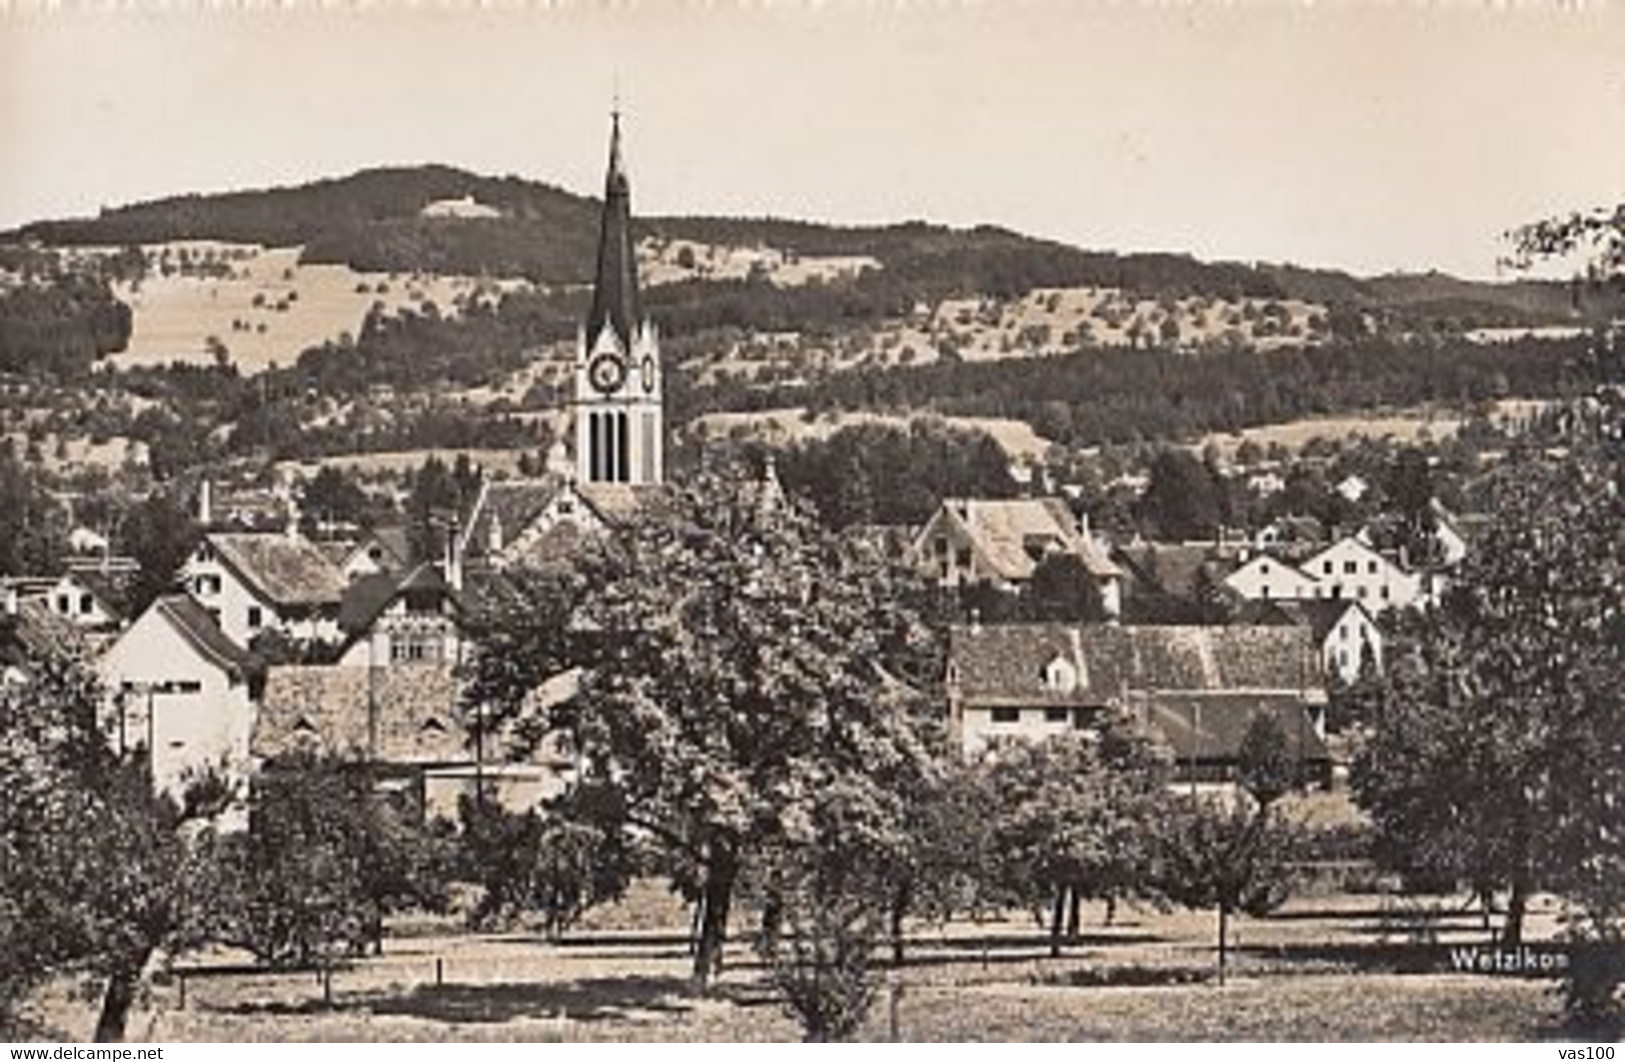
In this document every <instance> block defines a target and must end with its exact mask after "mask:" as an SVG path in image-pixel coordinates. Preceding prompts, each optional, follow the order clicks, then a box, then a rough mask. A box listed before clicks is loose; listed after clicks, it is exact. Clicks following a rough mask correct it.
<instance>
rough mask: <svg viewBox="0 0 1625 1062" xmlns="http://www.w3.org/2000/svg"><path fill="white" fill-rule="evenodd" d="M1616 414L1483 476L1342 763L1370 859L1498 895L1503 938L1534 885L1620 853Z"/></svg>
mask: <svg viewBox="0 0 1625 1062" xmlns="http://www.w3.org/2000/svg"><path fill="white" fill-rule="evenodd" d="M1616 416H1617V411H1616ZM1619 424H1620V422H1619V421H1618V420H1617V419H1613V420H1612V423H1611V425H1610V424H1609V423H1608V422H1607V421H1604V422H1602V423H1601V425H1600V428H1601V430H1602V431H1603V432H1604V433H1605V435H1604V437H1603V438H1600V439H1595V440H1587V439H1585V438H1582V437H1570V438H1569V439H1568V444H1569V452H1568V454H1567V455H1566V456H1565V457H1564V458H1562V459H1555V458H1552V457H1548V456H1547V455H1546V453H1545V451H1544V450H1535V449H1531V451H1530V452H1527V453H1524V454H1521V455H1517V456H1515V457H1513V458H1512V459H1510V460H1508V461H1506V462H1504V463H1503V464H1502V465H1501V466H1500V467H1498V468H1497V469H1496V471H1495V473H1494V474H1493V476H1492V477H1491V479H1490V481H1489V490H1488V495H1487V501H1488V511H1491V512H1494V513H1495V514H1496V521H1495V523H1494V524H1493V525H1492V526H1491V527H1490V529H1489V530H1488V531H1487V533H1486V535H1485V536H1484V538H1483V540H1482V541H1481V542H1479V543H1478V544H1477V546H1476V548H1475V550H1474V552H1473V553H1472V554H1470V555H1469V556H1468V558H1467V559H1466V560H1465V561H1464V563H1463V565H1462V567H1461V568H1460V570H1459V571H1458V572H1457V574H1456V579H1455V582H1454V583H1453V584H1452V586H1451V588H1450V590H1449V592H1448V593H1447V595H1446V598H1445V600H1444V602H1443V605H1442V607H1441V608H1439V609H1437V610H1435V612H1434V614H1433V615H1431V616H1430V617H1429V620H1428V622H1427V624H1426V625H1425V626H1424V627H1423V629H1422V630H1421V631H1420V632H1419V634H1418V636H1417V637H1416V638H1415V640H1414V642H1413V644H1412V645H1411V646H1409V647H1408V648H1402V649H1401V650H1400V652H1398V653H1397V654H1396V653H1392V652H1391V653H1390V654H1389V659H1388V664H1389V667H1388V673H1387V675H1386V676H1385V678H1384V680H1383V686H1382V689H1381V691H1380V692H1381V698H1380V699H1381V704H1380V706H1379V708H1378V709H1377V712H1376V718H1375V719H1374V720H1373V721H1372V729H1373V736H1372V738H1371V740H1370V742H1369V743H1368V744H1367V746H1366V748H1365V749H1364V750H1363V752H1362V753H1361V755H1360V756H1359V758H1358V759H1357V761H1356V764H1355V774H1354V782H1355V794H1356V797H1357V799H1358V800H1359V801H1360V803H1361V804H1362V805H1363V806H1364V807H1365V808H1366V809H1367V810H1368V811H1370V813H1371V814H1372V817H1373V819H1374V821H1375V825H1376V830H1377V838H1378V852H1379V854H1380V855H1381V856H1382V857H1383V858H1385V859H1386V860H1387V861H1388V862H1389V863H1390V864H1393V865H1396V866H1400V867H1405V868H1407V869H1412V870H1416V871H1423V872H1429V873H1431V874H1433V875H1434V876H1440V877H1445V878H1455V879H1457V880H1461V879H1465V880H1467V881H1468V882H1469V883H1470V884H1472V885H1473V886H1474V887H1475V888H1477V889H1479V890H1480V891H1481V892H1488V891H1490V890H1497V889H1505V890H1506V891H1507V893H1508V901H1507V916H1506V923H1505V926H1504V929H1503V934H1502V935H1503V939H1504V940H1506V941H1507V942H1509V943H1516V942H1518V941H1519V940H1520V939H1521V935H1522V928H1523V916H1524V911H1525V907H1526V904H1527V901H1528V898H1529V896H1530V894H1531V892H1533V891H1534V890H1536V889H1538V888H1554V889H1557V890H1559V891H1562V890H1564V889H1565V888H1566V887H1567V885H1568V883H1569V882H1571V881H1583V880H1584V879H1585V878H1587V877H1588V876H1590V875H1591V874H1592V873H1593V870H1592V868H1594V866H1595V865H1596V861H1597V860H1599V859H1613V860H1617V859H1618V858H1619V851H1618V849H1619V845H1620V843H1621V841H1620V836H1621V832H1622V829H1625V813H1622V810H1621V808H1620V806H1619V803H1618V799H1619V798H1618V793H1619V792H1620V790H1619V788H1618V787H1617V783H1618V782H1619V778H1620V775H1619V771H1620V767H1619V764H1620V754H1621V751H1622V750H1625V717H1622V716H1621V713H1620V712H1619V711H1618V710H1617V708H1618V703H1619V701H1618V697H1619V678H1620V674H1621V666H1620V646H1621V645H1625V620H1622V615H1621V610H1620V601H1621V586H1622V578H1625V573H1622V569H1625V540H1622V538H1621V535H1620V528H1621V527H1622V526H1625V501H1622V489H1625V484H1622V464H1621V460H1620V449H1619V435H1618V431H1619ZM1609 432H1612V433H1613V434H1611V435H1609V434H1606V433H1609ZM1615 865H1617V864H1615Z"/></svg>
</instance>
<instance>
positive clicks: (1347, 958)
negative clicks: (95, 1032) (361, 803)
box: [43, 884, 1561, 1041]
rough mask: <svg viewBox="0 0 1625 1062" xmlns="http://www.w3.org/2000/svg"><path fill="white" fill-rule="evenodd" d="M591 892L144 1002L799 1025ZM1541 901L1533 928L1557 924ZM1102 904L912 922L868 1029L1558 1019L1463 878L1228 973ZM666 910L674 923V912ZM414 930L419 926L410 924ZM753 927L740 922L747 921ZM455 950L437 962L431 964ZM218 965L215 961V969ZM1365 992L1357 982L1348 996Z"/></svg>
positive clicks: (1550, 1024) (225, 976)
mask: <svg viewBox="0 0 1625 1062" xmlns="http://www.w3.org/2000/svg"><path fill="white" fill-rule="evenodd" d="M634 897H635V898H634V899H633V900H632V901H629V902H628V903H626V904H623V905H620V906H619V907H618V908H611V909H608V910H606V911H601V912H594V915H593V917H592V918H590V919H588V921H587V922H586V924H585V925H584V926H583V927H582V928H581V929H578V930H577V931H575V932H573V933H572V934H570V935H568V936H567V937H566V938H565V939H564V940H563V941H561V942H557V943H550V942H547V941H546V940H544V939H542V938H540V937H538V936H533V935H530V934H526V933H509V934H497V935H472V934H463V933H457V932H449V931H448V930H450V929H451V927H450V926H449V925H447V924H442V925H439V926H431V925H422V926H420V927H418V928H419V929H420V930H424V931H427V932H424V933H423V934H422V935H414V936H405V937H395V938H392V939H391V940H390V941H389V942H388V944H387V946H386V954H385V955H384V956H382V957H379V958H374V959H367V960H362V961H358V962H356V963H354V964H353V965H350V966H348V967H346V968H344V969H341V970H339V971H338V972H336V973H335V974H334V976H333V981H332V992H333V996H332V1002H331V1003H330V1004H329V1003H327V1002H326V1001H324V998H323V991H322V988H321V985H320V981H319V979H318V978H317V977H315V976H314V975H313V974H311V973H309V972H289V973H274V972H265V971H259V970H254V969H252V968H245V967H242V966H237V967H231V968H228V967H225V966H222V965H220V962H221V961H229V960H230V959H231V958H232V957H227V956H221V957H218V958H217V959H216V960H214V961H212V962H211V961H205V962H200V963H197V964H196V965H194V966H193V967H192V970H193V972H192V973H191V974H190V975H189V976H187V977H186V990H185V994H186V999H185V1003H184V1006H183V1005H182V1000H181V986H180V982H179V980H178V979H176V978H173V977H171V978H168V979H167V980H165V979H164V978H161V977H160V978H159V980H161V981H163V982H164V983H161V984H159V985H158V986H157V987H155V989H154V990H153V991H152V992H151V993H150V997H149V999H148V1000H147V1002H146V1004H145V1005H144V1006H143V1008H142V1009H141V1010H139V1011H138V1012H137V1013H135V1014H134V1015H132V1024H131V1037H132V1039H142V1038H147V1039H158V1040H191V1041H201V1040H226V1041H235V1040H288V1041H311V1040H412V1041H419V1040H434V1041H441V1040H557V1039H564V1040H571V1041H575V1040H735V1041H739V1040H745V1041H752V1040H791V1039H796V1038H798V1035H799V1033H798V1030H797V1027H796V1026H795V1024H794V1023H793V1022H792V1021H791V1020H790V1019H789V1018H788V1017H787V1016H786V1015H785V1014H784V1012H783V1011H782V1010H781V1008H780V1005H779V1002H778V998H777V996H776V994H775V993H774V991H773V989H772V988H771V986H770V985H769V984H768V983H767V981H766V977H765V972H764V970H763V969H762V967H761V965H760V964H759V962H758V961H757V960H756V958H755V956H754V955H753V954H752V953H751V951H750V950H749V948H748V947H747V946H746V945H745V944H744V943H742V942H737V943H735V944H734V945H732V946H731V948H730V951H729V960H730V963H731V965H730V968H729V969H728V971H727V972H726V973H725V974H724V976H723V977H722V979H721V980H720V982H719V983H718V984H717V985H716V986H715V988H714V989H713V991H712V992H711V993H710V994H709V995H705V996H701V995H697V994H695V993H694V992H693V991H691V990H690V988H689V985H688V982H687V970H688V962H689V960H688V955H687V952H686V943H685V938H684V935H683V923H684V917H683V912H682V909H681V908H680V907H679V906H677V905H676V904H675V903H674V902H672V901H671V900H670V898H669V897H667V896H666V895H665V894H664V892H663V891H662V890H660V889H659V887H658V886H655V885H652V884H650V885H647V886H644V887H643V888H641V889H639V890H638V891H637V892H636V893H635V894H634ZM1553 915H1554V912H1553V910H1552V909H1551V908H1550V906H1542V907H1540V908H1539V909H1538V911H1537V913H1536V916H1535V918H1534V919H1533V923H1532V926H1531V935H1532V936H1533V937H1535V938H1549V937H1550V936H1551V935H1552V934H1553V933H1554V932H1555V929H1556V926H1555V921H1554V917H1553ZM1099 918H1100V910H1099V908H1098V907H1092V908H1091V909H1090V911H1089V918H1088V920H1087V921H1088V923H1089V924H1088V925H1087V926H1086V928H1085V932H1084V936H1083V937H1082V939H1080V941H1079V942H1077V943H1076V944H1074V945H1071V946H1069V947H1068V949H1067V951H1066V954H1065V955H1064V956H1063V957H1061V958H1059V959H1054V958H1050V957H1049V956H1048V951H1047V947H1046V941H1045V940H1044V938H1043V936H1042V933H1041V932H1040V930H1039V929H1038V928H1037V927H1036V925H1035V924H1034V922H1033V921H1032V920H1031V919H1028V918H1022V917H1013V918H1009V919H1003V920H990V921H984V922H980V923H969V922H966V923H955V924H953V925H950V926H948V927H945V928H938V927H917V928H916V929H915V931H914V932H913V933H912V935H911V941H910V954H909V956H908V961H907V962H906V963H905V964H904V965H903V966H901V967H897V968H892V967H886V968H884V969H883V971H882V974H883V978H884V980H885V983H886V987H885V988H884V989H883V990H882V992H881V995H880V998H879V1002H878V1003H877V1005H876V1006H875V1008H874V1010H873V1011H872V1012H871V1015H870V1020H869V1023H868V1025H867V1026H866V1028H865V1030H864V1036H865V1038H867V1039H890V1038H893V1037H894V1036H895V1037H900V1038H904V1039H914V1040H1029V1039H1030V1040H1168V1039H1172V1040H1327V1039H1329V1040H1423V1041H1450V1040H1526V1039H1540V1038H1554V1037H1560V1035H1561V1034H1560V1032H1559V1031H1558V1030H1557V1028H1556V1027H1555V1024H1554V1022H1555V1019H1556V1001H1555V999H1554V997H1553V996H1552V994H1551V992H1550V982H1545V981H1540V980H1532V979H1524V978H1519V977H1510V976H1495V975H1479V974H1464V973H1457V972H1454V971H1453V970H1452V968H1451V961H1450V950H1449V949H1450V946H1451V945H1465V944H1474V943H1481V942H1483V941H1485V940H1486V939H1487V938H1486V934H1485V933H1484V931H1483V928H1482V926H1481V923H1480V919H1479V916H1478V915H1477V914H1476V913H1474V912H1471V911H1467V910H1464V909H1463V905H1462V903H1461V902H1460V901H1457V900H1455V899H1445V898H1438V899H1422V898H1415V897H1412V898H1400V897H1385V896H1375V895H1336V896H1330V897H1323V898H1309V899H1302V900H1296V901H1294V902H1292V903H1290V904H1288V905H1287V907H1285V908H1284V909H1283V910H1282V911H1280V912H1278V913H1277V914H1276V915H1274V916H1271V917H1269V918H1266V919H1248V918H1238V919H1236V920H1235V921H1234V923H1233V928H1234V931H1235V932H1234V936H1233V938H1232V939H1233V943H1234V945H1235V947H1236V949H1237V950H1236V952H1235V954H1234V956H1233V964H1232V967H1231V970H1232V973H1231V976H1230V978H1229V979H1228V982H1227V983H1226V984H1225V985H1223V986H1220V985H1219V984H1218V983H1217V982H1216V980H1215V979H1214V978H1213V976H1212V975H1213V950H1212V949H1213V938H1212V934H1213V915H1212V914H1211V912H1186V911H1178V912H1157V911H1153V910H1149V909H1133V908H1130V909H1124V910H1122V911H1120V912H1119V918H1118V919H1117V920H1116V922H1115V923H1114V924H1113V925H1111V926H1102V925H1100V924H1099ZM661 923H663V924H661ZM400 928H402V929H404V928H405V927H400ZM741 928H742V927H741ZM437 960H439V963H440V969H441V972H442V973H443V978H444V979H443V983H440V984H438V985H437V984H436V982H435V977H436V961H437ZM211 967H212V971H213V972H209V971H210V968H211ZM1354 1001H1357V1002H1354ZM43 1002H44V1003H45V1008H44V1009H45V1014H44V1017H45V1018H46V1019H47V1021H48V1022H49V1023H50V1024H51V1025H52V1026H54V1027H55V1028H56V1030H57V1031H60V1032H61V1033H63V1034H65V1035H67V1036H69V1037H73V1036H80V1037H82V1036H84V1035H86V1033H87V1032H88V1029H89V1025H90V1022H91V1019H92V1015H91V1014H90V1008H89V1007H87V1006H86V1005H85V1004H84V1003H83V1002H82V1001H74V1000H72V999H71V998H70V997H69V996H68V994H67V992H66V989H65V988H63V989H61V990H59V991H57V992H55V993H53V994H52V995H51V996H50V998H48V999H46V1000H44V1001H43Z"/></svg>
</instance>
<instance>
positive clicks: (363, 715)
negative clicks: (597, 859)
mask: <svg viewBox="0 0 1625 1062" xmlns="http://www.w3.org/2000/svg"><path fill="white" fill-rule="evenodd" d="M574 682H575V677H574V676H573V675H572V676H562V677H561V678H560V679H558V680H555V681H553V682H551V683H548V684H545V685H544V686H543V687H542V689H540V690H538V691H537V692H536V693H535V694H533V696H535V697H538V698H541V699H542V700H544V701H550V700H553V699H559V698H566V697H569V696H573V695H574ZM463 698H464V685H463V680H462V678H461V677H460V676H459V674H458V673H457V670H456V668H455V666H454V665H453V664H451V663H449V662H445V661H441V662H431V663H420V664H418V665H416V666H411V667H389V666H381V667H355V666H345V665H343V664H326V665H305V664H297V665H279V666H275V667H272V668H271V669H270V670H269V672H268V674H267V676H266V681H265V695H264V699H263V702H262V705H261V710H260V712H259V715H258V717H257V724H256V726H255V729H254V734H253V739H252V743H251V748H252V751H253V754H254V757H255V759H256V760H257V761H259V762H261V763H263V762H266V761H270V760H274V759H275V758H276V757H278V756H282V755H286V754H289V753H295V752H308V753H313V754H317V755H325V756H334V757H338V758H342V759H348V760H352V761H356V762H362V763H367V764H370V765H371V767H372V769H373V772H374V776H375V777H376V778H377V779H378V782H379V785H380V787H381V788H384V789H388V790H393V791H396V792H400V793H403V794H405V795H406V796H408V797H409V798H410V799H411V802H412V803H413V804H414V806H416V807H418V808H419V809H421V811H422V812H423V814H424V815H425V816H426V817H428V818H437V817H438V818H446V819H449V820H455V818H456V817H457V812H458V801H459V798H461V797H463V796H471V795H473V794H474V793H475V792H476V791H481V792H483V793H484V794H485V795H486V796H487V797H488V798H490V799H495V800H498V801H500V802H501V803H503V804H504V805H505V806H508V807H512V808H528V807H533V806H535V805H536V804H537V803H538V802H540V801H542V800H544V799H546V798H548V797H551V796H553V795H555V794H557V793H559V792H560V791H562V790H563V788H564V786H565V784H566V782H567V780H568V777H569V775H570V772H571V771H572V770H573V769H574V766H575V761H574V758H573V756H572V755H571V754H570V751H569V749H568V748H567V747H566V746H565V745H564V744H562V743H561V739H560V738H558V737H554V738H553V739H551V740H548V741H544V742H543V743H542V746H541V747H540V748H538V749H536V750H535V751H533V752H530V753H529V754H527V755H523V756H519V755H515V754H514V752H513V748H514V743H513V739H512V736H511V735H510V734H508V733H507V732H506V731H504V730H502V729H500V728H495V727H493V728H489V729H490V732H488V733H487V732H482V730H481V728H479V727H476V726H471V725H470V718H469V712H468V710H467V708H466V707H465V705H464V703H463Z"/></svg>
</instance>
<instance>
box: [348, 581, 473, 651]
mask: <svg viewBox="0 0 1625 1062" xmlns="http://www.w3.org/2000/svg"><path fill="white" fill-rule="evenodd" d="M455 580H456V576H455V574H454V575H453V576H452V578H451V579H448V578H447V576H446V573H445V570H444V568H443V566H441V565H438V564H420V565H418V566H417V567H416V568H413V569H412V570H411V571H409V572H405V573H400V574H391V573H388V572H380V573H378V574H376V575H366V576H362V577H361V578H360V579H357V580H356V581H354V582H352V583H351V584H350V588H349V590H347V591H346V592H345V595H344V601H343V603H342V604H341V605H340V608H339V628H340V629H341V630H342V631H343V632H344V639H345V640H344V644H343V646H342V647H341V648H340V650H339V658H338V663H339V664H340V666H346V667H382V666H389V665H396V664H417V663H432V664H453V665H455V664H458V663H460V662H461V661H462V659H463V640H462V633H461V630H460V621H461V618H462V614H463V610H464V608H465V606H464V603H463V599H462V595H461V592H460V590H461V588H460V587H458V586H456V585H455Z"/></svg>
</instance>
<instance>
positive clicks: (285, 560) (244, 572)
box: [182, 531, 349, 648]
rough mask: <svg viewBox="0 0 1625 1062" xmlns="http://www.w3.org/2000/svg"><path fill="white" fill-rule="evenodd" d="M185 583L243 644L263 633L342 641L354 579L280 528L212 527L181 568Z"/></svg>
mask: <svg viewBox="0 0 1625 1062" xmlns="http://www.w3.org/2000/svg"><path fill="white" fill-rule="evenodd" d="M182 574H183V577H184V579H185V584H186V588H187V589H188V590H189V591H190V592H191V593H192V595H193V596H194V597H196V598H197V600H198V602H199V603H200V604H201V605H202V606H203V608H204V610H205V611H206V612H207V613H208V614H209V615H210V616H213V617H214V619H215V621H216V622H217V623H218V624H219V625H220V629H221V630H222V631H224V632H225V634H226V637H228V638H230V639H231V640H232V641H233V642H235V643H236V644H237V645H238V646H241V647H243V648H247V647H248V645H249V643H250V642H252V641H253V640H254V638H255V637H257V636H258V635H260V634H261V633H263V632H267V631H275V632H277V633H279V634H281V635H284V636H286V637H288V638H291V639H294V640H297V641H305V642H328V643H332V642H337V641H338V640H339V626H338V613H339V604H340V602H341V601H342V600H343V597H344V591H345V588H346V587H347V586H348V585H349V581H348V580H347V579H346V578H345V577H344V573H343V572H341V571H340V570H339V568H338V567H337V566H336V565H335V564H334V563H333V562H332V561H331V560H330V559H328V557H327V555H326V554H325V553H323V552H322V551H321V550H320V549H318V548H317V547H316V546H315V544H313V543H311V542H309V541H307V540H305V539H303V538H300V537H298V536H297V535H289V534H287V533H279V532H232V531H212V532H209V533H208V534H205V535H204V536H203V539H202V541H201V542H199V543H198V546H197V548H196V549H195V550H194V551H193V553H192V556H191V557H190V558H188V560H187V562H186V564H185V566H184V567H183V569H182Z"/></svg>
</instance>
